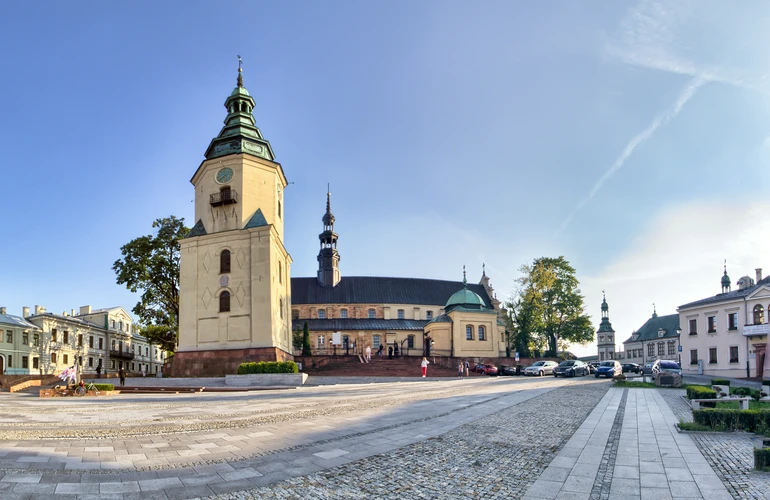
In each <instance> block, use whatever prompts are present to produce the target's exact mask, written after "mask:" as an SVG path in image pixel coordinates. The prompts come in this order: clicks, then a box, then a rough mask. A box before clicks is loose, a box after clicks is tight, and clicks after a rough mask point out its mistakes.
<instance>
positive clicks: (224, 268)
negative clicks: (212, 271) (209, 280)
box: [219, 250, 230, 274]
mask: <svg viewBox="0 0 770 500" xmlns="http://www.w3.org/2000/svg"><path fill="white" fill-rule="evenodd" d="M229 272H230V250H222V253H221V254H219V274H226V273H229Z"/></svg>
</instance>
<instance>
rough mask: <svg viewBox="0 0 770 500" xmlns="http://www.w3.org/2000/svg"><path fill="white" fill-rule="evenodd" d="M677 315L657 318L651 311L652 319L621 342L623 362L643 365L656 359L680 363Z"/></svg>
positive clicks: (654, 312)
mask: <svg viewBox="0 0 770 500" xmlns="http://www.w3.org/2000/svg"><path fill="white" fill-rule="evenodd" d="M679 331H680V330H679V315H678V314H667V315H665V316H658V313H657V311H655V310H654V309H653V313H652V317H651V318H650V319H648V320H647V321H646V322H645V323H644V324H643V325H642V326H641V327H640V328H639V329H638V330H636V331H635V332H633V333H632V334H631V336H630V337H629V338H628V339H626V340H625V341H624V342H623V349H624V351H625V352H624V356H623V358H624V360H625V361H626V362H628V363H637V364H640V365H645V364H647V363H651V362H653V361H655V360H658V359H669V360H673V361H676V362H679V361H680V353H679Z"/></svg>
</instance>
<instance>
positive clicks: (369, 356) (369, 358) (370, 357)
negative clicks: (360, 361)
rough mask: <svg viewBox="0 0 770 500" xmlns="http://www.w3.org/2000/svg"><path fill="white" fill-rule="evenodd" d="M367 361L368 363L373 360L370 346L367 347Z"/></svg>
mask: <svg viewBox="0 0 770 500" xmlns="http://www.w3.org/2000/svg"><path fill="white" fill-rule="evenodd" d="M366 360H367V361H371V360H372V348H371V347H369V346H366Z"/></svg>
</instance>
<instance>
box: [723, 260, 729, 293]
mask: <svg viewBox="0 0 770 500" xmlns="http://www.w3.org/2000/svg"><path fill="white" fill-rule="evenodd" d="M729 291H730V277H729V276H728V275H727V261H726V260H725V273H724V274H723V275H722V293H727V292H729Z"/></svg>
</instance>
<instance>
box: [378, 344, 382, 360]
mask: <svg viewBox="0 0 770 500" xmlns="http://www.w3.org/2000/svg"><path fill="white" fill-rule="evenodd" d="M377 355H378V356H379V357H382V344H380V348H379V349H377Z"/></svg>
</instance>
